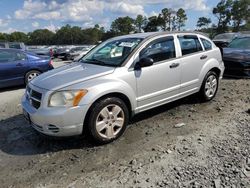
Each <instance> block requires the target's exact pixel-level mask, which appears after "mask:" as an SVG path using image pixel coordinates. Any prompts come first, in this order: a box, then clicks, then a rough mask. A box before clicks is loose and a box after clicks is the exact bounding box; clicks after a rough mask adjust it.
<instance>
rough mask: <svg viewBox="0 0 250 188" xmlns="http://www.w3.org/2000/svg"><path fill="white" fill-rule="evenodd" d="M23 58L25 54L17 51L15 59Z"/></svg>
mask: <svg viewBox="0 0 250 188" xmlns="http://www.w3.org/2000/svg"><path fill="white" fill-rule="evenodd" d="M25 59H26V56H25V55H24V54H23V53H19V52H17V53H16V59H15V60H17V61H21V60H25Z"/></svg>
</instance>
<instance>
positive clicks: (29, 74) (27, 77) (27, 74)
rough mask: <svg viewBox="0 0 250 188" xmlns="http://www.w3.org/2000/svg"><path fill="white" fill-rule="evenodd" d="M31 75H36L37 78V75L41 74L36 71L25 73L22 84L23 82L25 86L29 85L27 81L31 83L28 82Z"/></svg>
mask: <svg viewBox="0 0 250 188" xmlns="http://www.w3.org/2000/svg"><path fill="white" fill-rule="evenodd" d="M32 74H37V76H38V75H40V74H41V72H40V71H38V70H31V71H29V72H27V73H26V75H25V79H24V82H25V84H26V85H27V84H28V83H29V81H31V80H30V76H31V75H32ZM34 78H35V77H34Z"/></svg>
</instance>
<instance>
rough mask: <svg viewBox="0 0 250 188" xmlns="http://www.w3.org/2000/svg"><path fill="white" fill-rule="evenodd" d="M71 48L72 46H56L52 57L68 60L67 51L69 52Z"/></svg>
mask: <svg viewBox="0 0 250 188" xmlns="http://www.w3.org/2000/svg"><path fill="white" fill-rule="evenodd" d="M72 48H73V46H66V47H62V48H58V49H57V50H56V51H55V52H54V54H53V56H54V58H59V59H62V60H68V58H69V53H70V50H71V49H72Z"/></svg>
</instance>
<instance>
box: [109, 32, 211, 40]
mask: <svg viewBox="0 0 250 188" xmlns="http://www.w3.org/2000/svg"><path fill="white" fill-rule="evenodd" d="M166 34H169V35H171V34H190V35H192V34H195V35H203V36H204V37H207V35H206V34H204V33H201V32H196V31H164V32H146V33H135V34H129V35H123V36H118V37H115V38H113V39H123V38H142V39H145V38H151V37H156V36H161V35H166Z"/></svg>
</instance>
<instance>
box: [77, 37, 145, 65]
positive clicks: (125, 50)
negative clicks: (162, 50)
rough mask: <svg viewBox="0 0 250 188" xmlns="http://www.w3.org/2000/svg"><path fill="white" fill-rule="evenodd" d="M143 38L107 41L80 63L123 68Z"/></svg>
mask: <svg viewBox="0 0 250 188" xmlns="http://www.w3.org/2000/svg"><path fill="white" fill-rule="evenodd" d="M142 40H143V39H142V38H125V39H119V40H113V41H107V42H104V43H102V44H100V45H99V46H97V47H96V48H94V49H93V51H91V52H90V53H89V54H87V55H86V56H85V57H83V58H82V59H81V60H80V62H83V63H91V64H98V65H104V66H105V65H107V66H114V67H117V66H121V64H122V63H123V62H124V61H125V59H126V58H127V57H128V56H129V54H130V53H131V52H132V51H133V50H134V49H135V48H136V47H137V46H138V44H139V43H140V42H141V41H142Z"/></svg>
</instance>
